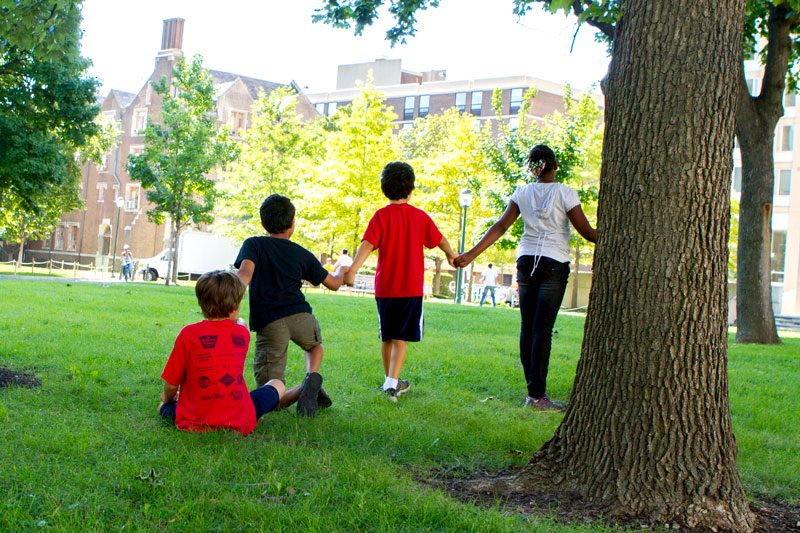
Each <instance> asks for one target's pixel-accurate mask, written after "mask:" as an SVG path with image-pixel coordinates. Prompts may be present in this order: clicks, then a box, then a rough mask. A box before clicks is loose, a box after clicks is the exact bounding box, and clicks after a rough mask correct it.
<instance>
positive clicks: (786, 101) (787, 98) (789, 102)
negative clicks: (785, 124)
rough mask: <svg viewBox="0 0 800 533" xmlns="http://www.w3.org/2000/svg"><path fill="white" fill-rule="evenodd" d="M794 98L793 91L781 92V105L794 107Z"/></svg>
mask: <svg viewBox="0 0 800 533" xmlns="http://www.w3.org/2000/svg"><path fill="white" fill-rule="evenodd" d="M795 100H796V95H795V93H790V92H785V93H783V107H794V105H795Z"/></svg>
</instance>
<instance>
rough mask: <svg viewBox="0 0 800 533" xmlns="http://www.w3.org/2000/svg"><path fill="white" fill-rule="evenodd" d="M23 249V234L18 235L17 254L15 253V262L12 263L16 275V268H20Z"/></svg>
mask: <svg viewBox="0 0 800 533" xmlns="http://www.w3.org/2000/svg"><path fill="white" fill-rule="evenodd" d="M24 250H25V235H24V234H22V235H20V236H19V254H18V255H17V263H16V264H15V265H14V275H15V276H16V274H17V270H18V269H20V268H22V253H23V251H24Z"/></svg>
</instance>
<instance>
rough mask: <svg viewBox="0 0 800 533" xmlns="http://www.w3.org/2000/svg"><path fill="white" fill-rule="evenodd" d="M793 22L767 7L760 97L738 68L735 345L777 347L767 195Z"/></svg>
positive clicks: (787, 13) (785, 10)
mask: <svg viewBox="0 0 800 533" xmlns="http://www.w3.org/2000/svg"><path fill="white" fill-rule="evenodd" d="M793 17H795V15H794V13H793V12H792V11H791V9H790V8H789V6H788V5H781V6H779V7H774V6H770V8H769V22H768V32H769V40H768V45H767V62H766V65H765V67H764V78H763V80H762V84H761V85H762V87H761V92H760V94H759V95H758V96H756V97H753V96H751V95H750V93H749V91H748V89H747V83H746V79H745V72H744V67H743V66H742V67H741V68H740V69H739V73H740V74H739V86H738V94H739V109H738V111H737V114H736V136H737V137H738V138H739V147H740V152H741V154H742V194H741V199H740V202H739V246H738V256H737V261H736V271H737V274H736V277H737V280H736V326H737V329H736V342H755V343H760V344H777V343H780V342H781V341H780V339H779V338H778V331H777V328H776V327H775V315H774V313H773V312H772V283H771V282H772V279H771V278H772V276H771V267H770V258H771V255H772V250H771V246H772V207H773V206H772V196H773V189H774V186H775V183H774V182H775V167H774V159H773V146H774V144H773V143H774V140H775V127H776V126H777V124H778V121H779V120H780V118H781V116H783V102H782V100H783V90H784V88H785V86H786V74H787V72H788V69H789V58H790V53H791V46H792V42H791V39H790V37H789V33H790V31H791V26H792V24H794V23H796V21H795V20H793Z"/></svg>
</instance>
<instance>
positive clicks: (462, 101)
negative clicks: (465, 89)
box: [456, 93, 467, 113]
mask: <svg viewBox="0 0 800 533" xmlns="http://www.w3.org/2000/svg"><path fill="white" fill-rule="evenodd" d="M456 108H457V109H458V110H459V111H460V112H462V113H463V112H464V111H466V110H467V93H456Z"/></svg>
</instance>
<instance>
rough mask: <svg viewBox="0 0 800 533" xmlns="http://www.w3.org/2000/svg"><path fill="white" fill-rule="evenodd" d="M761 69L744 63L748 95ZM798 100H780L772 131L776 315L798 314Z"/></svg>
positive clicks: (737, 167) (738, 174) (736, 156)
mask: <svg viewBox="0 0 800 533" xmlns="http://www.w3.org/2000/svg"><path fill="white" fill-rule="evenodd" d="M763 74H764V71H763V67H762V66H761V65H760V63H759V62H758V61H752V60H748V61H745V76H746V77H747V85H748V87H749V88H750V94H754V95H755V94H759V92H760V91H761V86H760V83H761V79H762V78H763ZM798 106H800V97H799V96H798V95H797V94H794V93H787V94H785V95H784V98H783V108H784V114H783V117H782V118H781V119H780V121H779V122H778V127H777V128H776V130H775V145H774V150H773V157H774V162H775V189H774V192H773V198H772V205H773V210H772V257H771V270H772V304H773V310H774V311H775V313H777V314H790V315H791V314H800V146H798V145H797V143H795V132H796V131H800V130H798V128H800V109H799V108H798ZM733 165H734V169H733V184H732V187H731V191H732V195H733V198H734V199H736V200H738V199H739V197H740V194H741V190H742V158H741V153H740V151H739V146H738V143H737V144H736V146H735V147H734V151H733Z"/></svg>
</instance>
